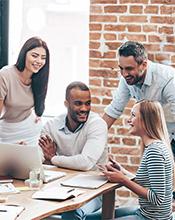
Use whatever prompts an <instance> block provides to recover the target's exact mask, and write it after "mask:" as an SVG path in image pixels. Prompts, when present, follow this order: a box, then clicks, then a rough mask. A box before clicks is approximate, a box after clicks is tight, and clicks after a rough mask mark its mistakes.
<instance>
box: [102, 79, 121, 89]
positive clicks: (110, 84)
mask: <svg viewBox="0 0 175 220" xmlns="http://www.w3.org/2000/svg"><path fill="white" fill-rule="evenodd" d="M118 83H119V81H118V80H112V79H104V82H103V85H104V86H105V87H115V88H117V87H118Z"/></svg>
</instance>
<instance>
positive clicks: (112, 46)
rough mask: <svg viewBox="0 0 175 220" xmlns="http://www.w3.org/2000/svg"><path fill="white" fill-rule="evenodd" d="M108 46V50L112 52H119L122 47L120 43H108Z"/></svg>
mask: <svg viewBox="0 0 175 220" xmlns="http://www.w3.org/2000/svg"><path fill="white" fill-rule="evenodd" d="M106 45H107V46H108V48H109V49H110V50H117V49H118V48H119V47H120V46H121V43H118V42H108V43H106Z"/></svg>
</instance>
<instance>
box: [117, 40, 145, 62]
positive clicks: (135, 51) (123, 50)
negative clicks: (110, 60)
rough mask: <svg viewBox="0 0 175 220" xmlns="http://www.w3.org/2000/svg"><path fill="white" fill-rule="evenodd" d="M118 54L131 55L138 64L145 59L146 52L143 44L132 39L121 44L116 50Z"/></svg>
mask: <svg viewBox="0 0 175 220" xmlns="http://www.w3.org/2000/svg"><path fill="white" fill-rule="evenodd" d="M118 54H119V56H124V57H129V56H133V57H134V59H135V61H136V62H137V63H138V64H142V62H143V61H144V60H145V59H147V53H146V51H145V48H144V46H143V45H142V44H140V43H138V42H134V41H127V42H125V43H124V44H122V45H121V47H120V48H119V50H118Z"/></svg>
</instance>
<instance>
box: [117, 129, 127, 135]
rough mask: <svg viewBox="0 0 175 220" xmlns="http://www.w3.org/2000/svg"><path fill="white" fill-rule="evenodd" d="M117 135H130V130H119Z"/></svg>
mask: <svg viewBox="0 0 175 220" xmlns="http://www.w3.org/2000/svg"><path fill="white" fill-rule="evenodd" d="M117 134H119V135H129V129H128V128H118V129H117Z"/></svg>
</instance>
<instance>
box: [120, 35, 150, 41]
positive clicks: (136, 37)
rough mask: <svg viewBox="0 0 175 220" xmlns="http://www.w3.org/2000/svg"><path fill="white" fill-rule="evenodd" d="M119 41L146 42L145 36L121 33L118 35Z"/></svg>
mask: <svg viewBox="0 0 175 220" xmlns="http://www.w3.org/2000/svg"><path fill="white" fill-rule="evenodd" d="M118 39H119V40H125V39H127V40H131V41H139V42H144V41H146V36H145V34H127V33H122V34H119V35H118Z"/></svg>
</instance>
